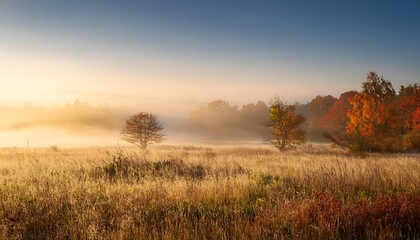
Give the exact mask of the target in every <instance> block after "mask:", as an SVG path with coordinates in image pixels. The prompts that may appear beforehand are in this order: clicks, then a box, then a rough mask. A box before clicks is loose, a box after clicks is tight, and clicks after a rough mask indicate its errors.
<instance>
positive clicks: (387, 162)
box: [0, 145, 420, 239]
mask: <svg viewBox="0 0 420 240" xmlns="http://www.w3.org/2000/svg"><path fill="white" fill-rule="evenodd" d="M419 192H420V155H419V154H391V155H380V154H372V155H369V156H368V157H366V158H357V157H352V156H348V155H346V153H344V152H341V151H339V150H333V149H330V148H329V147H327V146H312V145H307V146H304V147H301V148H298V149H296V150H291V151H288V152H284V153H280V152H277V151H276V150H274V149H272V148H270V147H268V146H252V145H250V146H241V147H238V146H217V147H215V146H212V147H211V146H158V147H154V148H152V149H151V150H150V151H149V152H148V153H146V154H143V153H141V152H139V151H137V150H136V149H134V148H126V149H123V148H89V149H60V148H57V147H52V148H49V149H14V148H10V149H2V150H0V238H1V239H337V238H338V239H419V238H420V195H419Z"/></svg>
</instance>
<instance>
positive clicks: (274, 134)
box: [269, 98, 305, 151]
mask: <svg viewBox="0 0 420 240" xmlns="http://www.w3.org/2000/svg"><path fill="white" fill-rule="evenodd" d="M269 117H270V125H269V126H270V128H271V138H270V142H271V144H273V145H274V146H275V147H276V148H278V149H279V150H281V151H283V150H285V149H286V148H287V147H289V146H293V145H299V144H302V143H304V142H305V134H304V132H303V131H302V130H301V129H299V126H300V125H301V124H302V123H303V122H304V121H305V118H303V116H302V115H300V114H298V113H296V112H295V106H293V105H287V104H286V103H284V102H283V101H281V100H279V99H278V98H276V99H274V100H273V102H272V104H271V106H270V115H269Z"/></svg>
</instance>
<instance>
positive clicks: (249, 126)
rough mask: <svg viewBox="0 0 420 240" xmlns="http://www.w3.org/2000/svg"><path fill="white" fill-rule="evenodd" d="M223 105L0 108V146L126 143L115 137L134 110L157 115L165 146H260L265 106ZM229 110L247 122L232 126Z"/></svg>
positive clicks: (82, 104) (83, 104) (28, 105)
mask: <svg viewBox="0 0 420 240" xmlns="http://www.w3.org/2000/svg"><path fill="white" fill-rule="evenodd" d="M226 104H227V103H226V102H224V101H214V102H213V104H207V103H196V102H193V101H190V102H183V103H166V104H158V103H155V102H149V103H146V104H131V105H130V104H115V105H91V104H89V103H86V102H84V101H79V100H75V101H74V102H72V103H66V104H61V105H55V106H52V105H49V106H46V105H41V104H32V103H25V104H21V105H19V104H17V105H16V104H15V105H10V104H9V105H6V104H4V105H0V111H1V113H2V117H1V118H0V147H27V146H29V147H49V146H60V147H88V146H104V145H117V144H127V143H126V142H124V141H123V140H122V139H121V137H120V131H121V129H122V127H123V126H124V123H125V120H126V119H127V118H128V117H129V116H130V115H133V114H135V113H137V112H140V111H145V112H152V113H155V114H157V115H158V117H159V120H160V122H161V123H162V124H163V126H164V130H163V133H164V134H165V135H166V138H167V140H166V141H164V143H166V144H176V143H181V144H208V143H211V144H224V143H229V144H233V143H244V142H253V143H262V142H263V140H262V139H263V138H262V137H261V132H262V131H263V130H262V129H263V126H262V124H260V123H262V122H263V121H264V119H258V118H261V116H263V118H264V116H266V113H265V112H264V111H265V108H266V105H265V103H263V102H258V103H256V104H248V105H244V106H242V107H236V106H231V105H229V104H228V105H226ZM221 107H222V108H223V109H221ZM212 111H213V112H212ZM232 111H234V113H236V114H237V115H238V114H247V116H248V118H247V119H251V120H252V121H251V122H250V121H248V122H246V121H242V122H241V123H239V124H238V119H239V117H235V116H234V115H232ZM258 111H259V112H258ZM261 111H262V112H261ZM252 115H255V116H252ZM235 118H237V119H235ZM235 121H236V122H235ZM233 125H235V126H233ZM237 125H240V126H237Z"/></svg>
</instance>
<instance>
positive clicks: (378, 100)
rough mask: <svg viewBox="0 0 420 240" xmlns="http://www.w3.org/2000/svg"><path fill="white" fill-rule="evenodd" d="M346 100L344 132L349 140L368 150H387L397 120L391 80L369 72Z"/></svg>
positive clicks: (388, 149)
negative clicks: (356, 89)
mask: <svg viewBox="0 0 420 240" xmlns="http://www.w3.org/2000/svg"><path fill="white" fill-rule="evenodd" d="M350 104H351V105H352V108H351V109H350V110H349V111H348V113H347V115H348V117H349V120H350V121H349V123H348V124H347V131H346V134H347V136H348V137H349V138H350V139H352V140H351V142H352V144H356V145H358V146H359V145H360V146H361V147H362V148H366V149H367V150H371V151H390V144H391V143H390V142H392V138H393V134H395V131H394V130H395V129H396V123H397V122H398V121H397V119H395V91H394V88H393V87H392V84H391V83H390V82H389V81H387V80H385V79H384V78H383V77H382V76H381V77H379V76H378V75H377V74H376V73H375V72H369V73H368V75H367V80H366V82H364V83H363V84H362V91H361V92H359V93H357V94H356V95H355V96H354V97H353V98H352V99H351V100H350ZM356 142H359V143H356ZM359 150H363V149H359Z"/></svg>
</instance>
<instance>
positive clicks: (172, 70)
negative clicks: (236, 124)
mask: <svg viewBox="0 0 420 240" xmlns="http://www.w3.org/2000/svg"><path fill="white" fill-rule="evenodd" d="M419 12H420V2H419V1H391V2H387V1H371V0H368V1H291V0H290V1H245V0H241V1H218V0H213V1H210V0H208V1H207V0H206V1H163V0H162V1H161V0H158V1H127V0H122V1H109V0H101V1H78V0H76V1H52V0H51V1H47V0H36V1H35V0H28V1H24V0H17V1H12V0H1V1H0V66H1V67H0V102H5V103H22V102H27V101H30V102H35V103H42V104H44V103H47V104H51V103H63V102H66V101H73V100H74V99H75V98H81V99H82V100H86V101H89V102H97V103H106V104H110V103H113V102H121V103H124V102H125V103H134V102H135V103H138V102H152V103H159V104H163V105H165V104H171V103H174V102H177V103H184V102H185V103H191V102H199V103H200V102H208V101H211V100H215V99H224V100H227V101H231V102H233V103H235V104H245V103H248V102H255V101H257V100H263V101H268V100H269V99H271V98H272V97H273V96H279V97H281V98H282V99H284V100H287V101H289V102H294V101H300V102H306V101H309V100H310V99H312V98H313V97H314V96H316V95H327V94H332V95H334V96H338V95H339V94H340V93H342V92H345V91H348V90H354V89H355V90H358V89H359V87H360V85H361V82H362V81H364V80H365V78H366V74H367V73H368V71H377V72H378V73H379V74H380V75H383V76H384V77H385V78H386V79H388V80H390V81H391V82H392V83H393V85H394V88H396V89H398V87H399V86H400V85H401V84H408V83H415V82H419V81H420V68H419V66H420V44H419V42H420V27H419V26H420V14H418V13H419Z"/></svg>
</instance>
